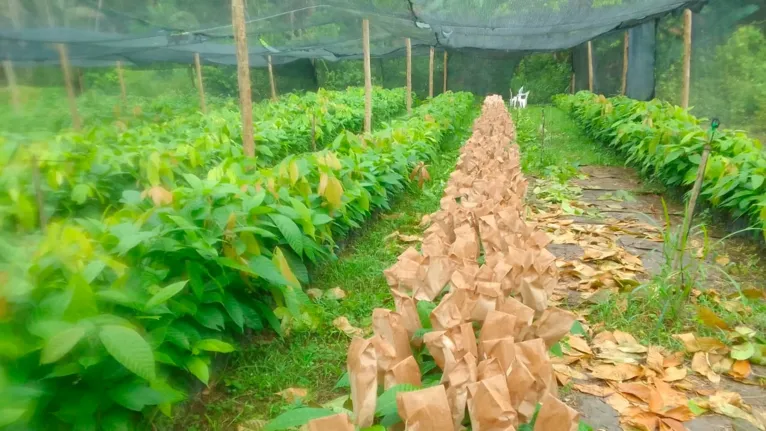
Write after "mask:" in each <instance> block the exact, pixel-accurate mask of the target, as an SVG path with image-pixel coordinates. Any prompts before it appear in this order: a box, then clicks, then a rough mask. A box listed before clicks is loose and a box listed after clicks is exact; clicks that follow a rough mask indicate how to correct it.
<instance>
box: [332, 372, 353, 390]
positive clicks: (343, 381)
mask: <svg viewBox="0 0 766 431" xmlns="http://www.w3.org/2000/svg"><path fill="white" fill-rule="evenodd" d="M348 387H351V378H350V377H349V375H348V371H347V372H345V373H343V375H342V376H340V380H338V383H336V384H335V386H334V387H333V390H335V389H340V388H348Z"/></svg>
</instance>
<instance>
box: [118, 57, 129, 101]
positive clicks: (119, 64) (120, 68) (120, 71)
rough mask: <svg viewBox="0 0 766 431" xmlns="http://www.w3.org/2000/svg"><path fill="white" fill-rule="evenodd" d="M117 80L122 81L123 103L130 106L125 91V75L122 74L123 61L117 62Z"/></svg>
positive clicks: (121, 94) (121, 93)
mask: <svg viewBox="0 0 766 431" xmlns="http://www.w3.org/2000/svg"><path fill="white" fill-rule="evenodd" d="M117 78H119V80H120V96H121V97H122V103H123V104H124V105H127V104H128V92H127V91H126V90H125V75H123V73H122V61H119V60H118V61H117Z"/></svg>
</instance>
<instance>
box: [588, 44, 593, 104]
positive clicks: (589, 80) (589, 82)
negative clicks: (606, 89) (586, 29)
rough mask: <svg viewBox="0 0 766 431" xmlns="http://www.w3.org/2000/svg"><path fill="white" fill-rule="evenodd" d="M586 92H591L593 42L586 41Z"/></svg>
mask: <svg viewBox="0 0 766 431" xmlns="http://www.w3.org/2000/svg"><path fill="white" fill-rule="evenodd" d="M588 91H590V92H591V93H592V92H593V42H591V41H590V40H589V41H588Z"/></svg>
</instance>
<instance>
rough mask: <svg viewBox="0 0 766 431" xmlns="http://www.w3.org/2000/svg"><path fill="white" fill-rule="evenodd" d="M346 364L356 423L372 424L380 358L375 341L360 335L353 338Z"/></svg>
mask: <svg viewBox="0 0 766 431" xmlns="http://www.w3.org/2000/svg"><path fill="white" fill-rule="evenodd" d="M346 366H347V367H348V376H349V381H350V383H351V401H352V402H353V404H354V417H355V418H356V421H355V423H356V425H357V426H359V427H361V428H364V427H368V426H371V425H372V422H373V420H374V419H375V404H376V400H377V396H378V360H377V355H376V353H375V346H374V345H373V342H372V341H371V340H365V339H364V338H358V337H356V338H354V339H353V340H351V345H350V346H349V348H348V359H347V360H346Z"/></svg>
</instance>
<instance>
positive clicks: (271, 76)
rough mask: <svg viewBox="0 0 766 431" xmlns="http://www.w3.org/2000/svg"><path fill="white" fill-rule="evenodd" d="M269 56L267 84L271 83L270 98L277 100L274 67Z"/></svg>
mask: <svg viewBox="0 0 766 431" xmlns="http://www.w3.org/2000/svg"><path fill="white" fill-rule="evenodd" d="M268 58H269V84H270V85H271V100H273V101H275V102H276V101H277V82H276V81H275V80H274V67H273V66H272V65H271V56H269V57H268Z"/></svg>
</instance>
